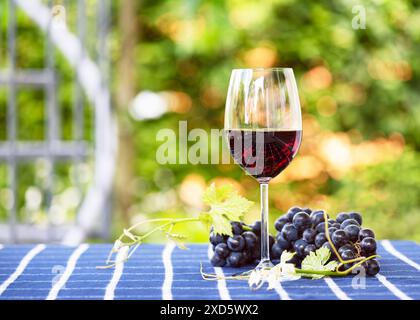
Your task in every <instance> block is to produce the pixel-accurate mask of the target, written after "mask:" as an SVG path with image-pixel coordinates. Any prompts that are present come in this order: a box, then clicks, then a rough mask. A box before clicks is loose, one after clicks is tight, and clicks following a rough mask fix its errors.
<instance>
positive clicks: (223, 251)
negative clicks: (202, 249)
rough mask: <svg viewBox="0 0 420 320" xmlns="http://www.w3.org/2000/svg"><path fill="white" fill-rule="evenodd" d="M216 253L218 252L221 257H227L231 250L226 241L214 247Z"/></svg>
mask: <svg viewBox="0 0 420 320" xmlns="http://www.w3.org/2000/svg"><path fill="white" fill-rule="evenodd" d="M214 253H215V254H217V255H218V256H219V257H221V258H226V257H227V256H228V255H229V253H230V250H229V248H228V246H227V244H226V243H219V244H218V245H217V246H216V247H215V248H214Z"/></svg>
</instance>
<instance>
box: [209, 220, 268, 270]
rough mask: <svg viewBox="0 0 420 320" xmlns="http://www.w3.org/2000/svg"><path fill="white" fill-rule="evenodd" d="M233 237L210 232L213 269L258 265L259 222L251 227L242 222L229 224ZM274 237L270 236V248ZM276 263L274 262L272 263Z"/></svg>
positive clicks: (259, 253) (259, 252) (259, 247)
mask: <svg viewBox="0 0 420 320" xmlns="http://www.w3.org/2000/svg"><path fill="white" fill-rule="evenodd" d="M231 225H232V233H233V236H231V237H229V236H222V235H220V234H216V233H214V232H213V230H211V232H210V243H211V244H212V246H213V252H214V254H213V256H212V258H211V259H210V262H211V264H212V265H213V266H215V267H224V266H229V267H234V268H238V267H243V266H246V265H250V264H255V263H258V259H259V258H260V255H261V251H260V250H261V240H260V235H261V222H260V221H256V222H255V223H254V224H253V225H246V224H245V223H243V222H236V221H235V222H231ZM273 244H274V237H273V236H271V235H270V248H271V247H273ZM274 262H276V261H274Z"/></svg>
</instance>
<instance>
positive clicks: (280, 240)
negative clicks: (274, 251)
mask: <svg viewBox="0 0 420 320" xmlns="http://www.w3.org/2000/svg"><path fill="white" fill-rule="evenodd" d="M276 241H277V243H278V245H279V246H280V247H281V248H282V249H283V250H288V249H289V248H290V246H291V244H290V242H289V241H287V240H286V239H284V238H283V236H282V234H281V233H278V234H277V237H276Z"/></svg>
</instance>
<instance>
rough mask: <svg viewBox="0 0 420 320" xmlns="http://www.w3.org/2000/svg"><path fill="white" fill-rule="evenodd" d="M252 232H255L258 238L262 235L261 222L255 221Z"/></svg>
mask: <svg viewBox="0 0 420 320" xmlns="http://www.w3.org/2000/svg"><path fill="white" fill-rule="evenodd" d="M252 232H254V233H255V234H256V235H257V236H259V235H260V234H261V221H255V222H254V224H253V225H252Z"/></svg>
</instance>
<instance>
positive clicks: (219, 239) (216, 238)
mask: <svg viewBox="0 0 420 320" xmlns="http://www.w3.org/2000/svg"><path fill="white" fill-rule="evenodd" d="M209 240H210V243H211V244H212V245H214V246H217V245H218V244H219V243H223V242H226V237H225V236H223V235H221V234H218V233H215V232H214V231H212V232H210V239H209Z"/></svg>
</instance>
